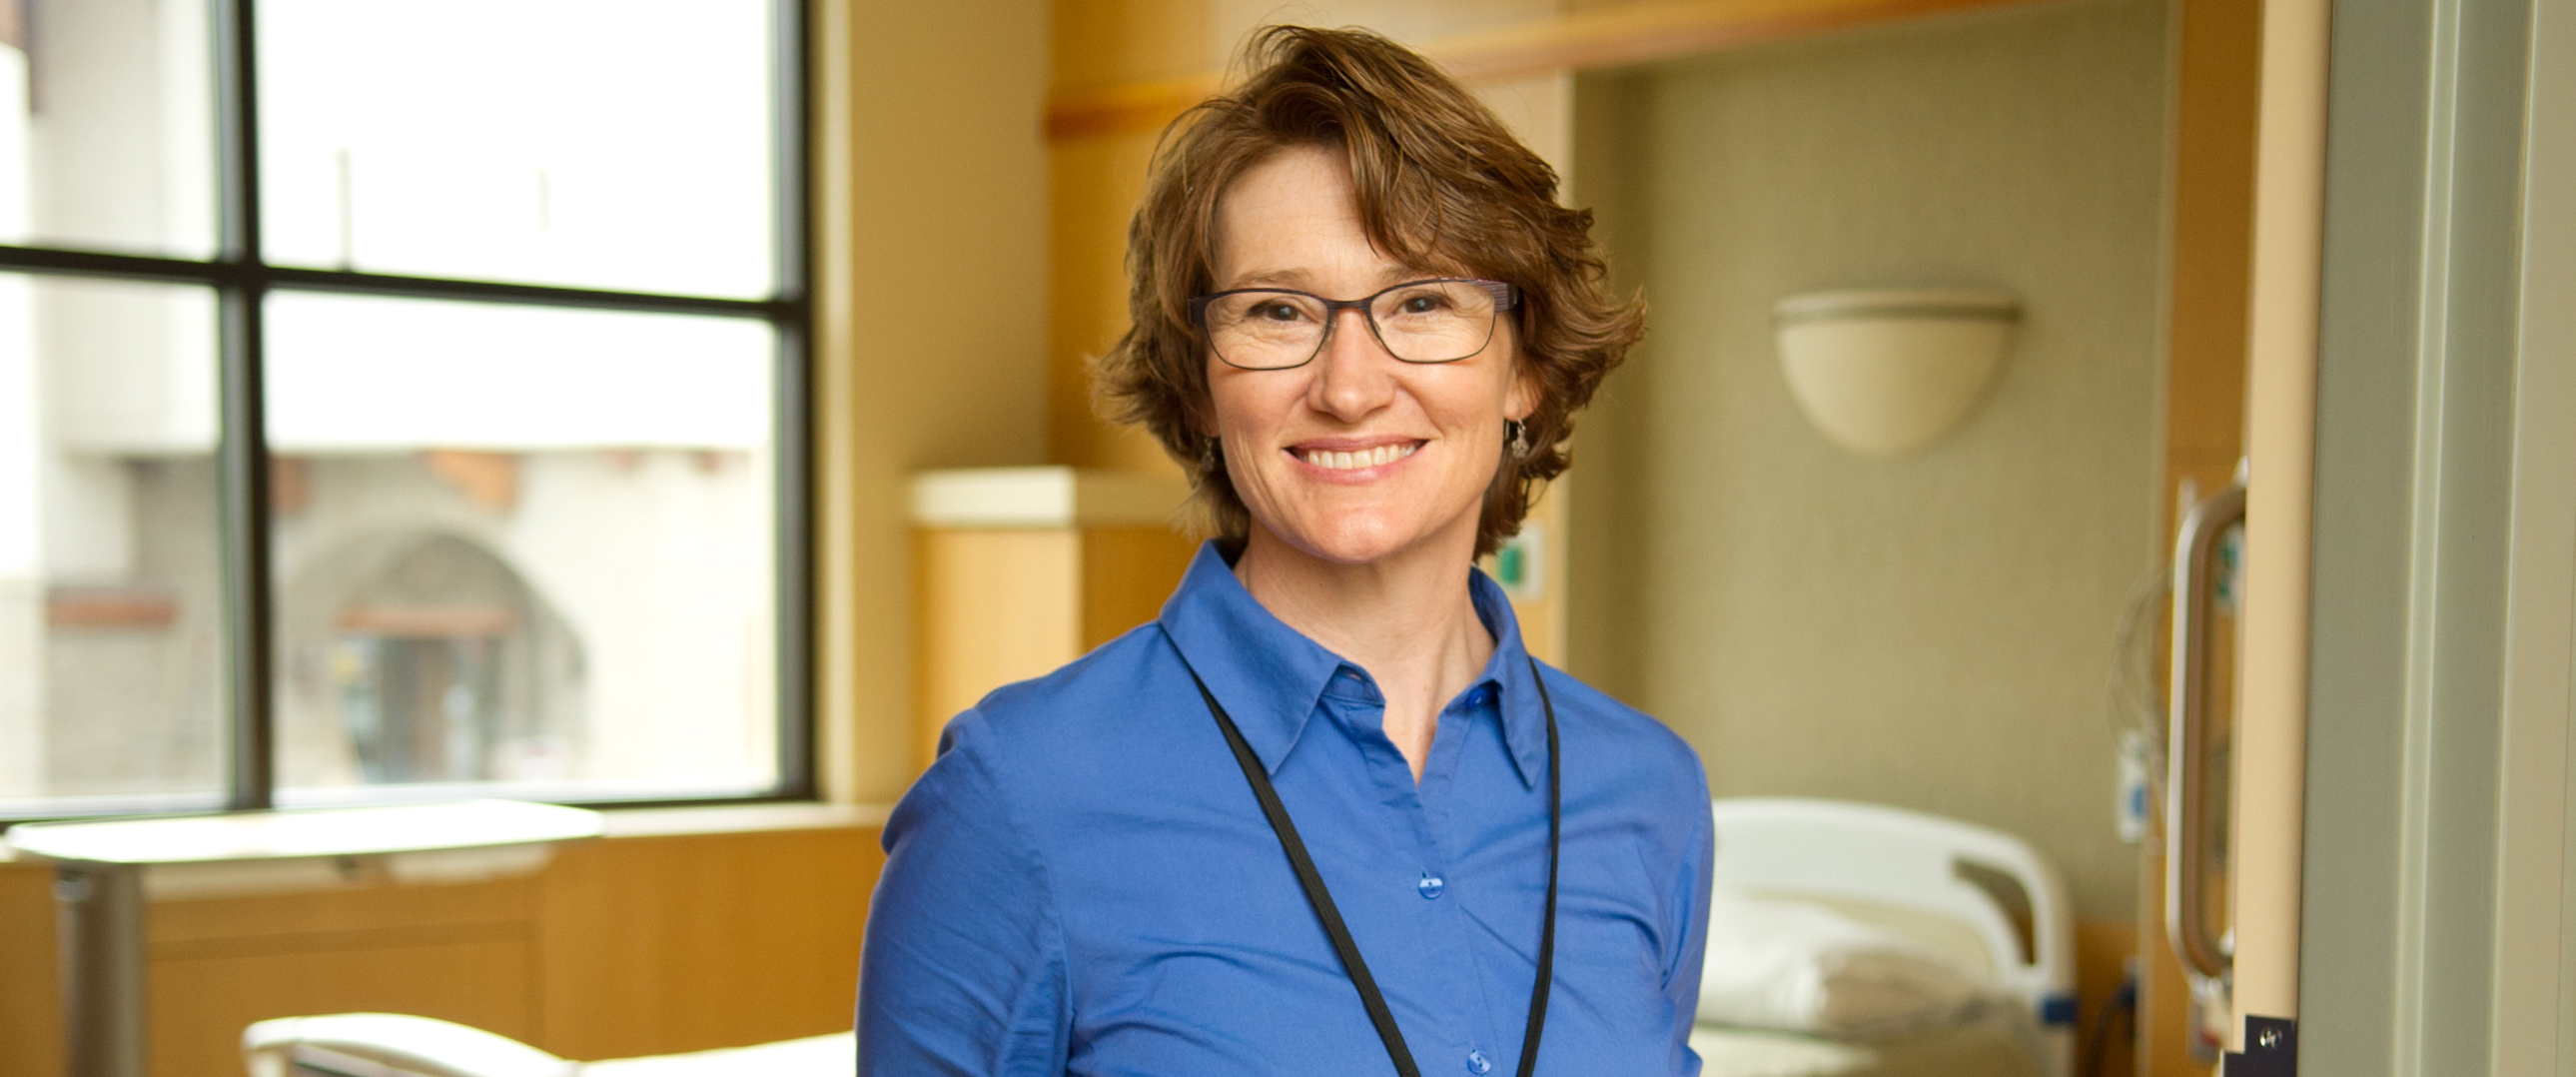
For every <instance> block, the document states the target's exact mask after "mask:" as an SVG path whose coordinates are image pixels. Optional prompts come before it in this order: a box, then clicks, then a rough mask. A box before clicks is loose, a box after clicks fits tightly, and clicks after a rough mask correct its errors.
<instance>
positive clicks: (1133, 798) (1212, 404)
mask: <svg viewBox="0 0 2576 1077" xmlns="http://www.w3.org/2000/svg"><path fill="white" fill-rule="evenodd" d="M1253 48H1254V57H1255V59H1256V60H1257V61H1261V63H1262V66H1261V68H1260V70H1259V71H1258V73H1257V74H1255V75H1254V76H1253V77H1252V78H1251V79H1250V81H1249V82H1247V83H1246V84H1245V85H1244V86H1242V87H1241V88H1240V89H1238V90H1236V91H1235V92H1233V93H1231V94H1229V95H1227V96H1225V97H1223V98H1220V99H1218V100H1216V101H1213V102H1210V103H1209V104H1207V105H1205V106H1202V107H1201V108H1200V109H1198V110H1196V111H1195V112H1194V113H1193V114H1192V115H1190V116H1187V117H1184V118H1183V120H1182V121H1180V123H1179V125H1178V126H1177V128H1176V130H1175V132H1174V133H1173V134H1172V135H1171V136H1170V137H1169V139H1168V140H1167V143H1166V145H1165V147H1164V148H1163V150H1162V151H1161V152H1160V153H1159V154H1158V156H1157V160H1156V162H1155V165H1154V171H1153V176H1152V181H1151V186H1150V189H1149V191H1148V193H1147V196H1146V199H1145V203H1144V205H1143V207H1142V208H1141V209H1140V210H1139V212H1138V214H1137V217H1136V221H1135V225H1134V228H1133V231H1132V233H1131V237H1130V245H1131V247H1130V261H1131V273H1132V277H1133V281H1132V283H1133V291H1132V301H1131V305H1132V310H1133V313H1134V322H1135V325H1134V328H1133V329H1132V330H1130V331H1129V333H1128V334H1127V336H1126V338H1125V339H1124V340H1122V341H1121V342H1120V344H1119V346H1118V348H1117V349H1116V351H1115V352H1114V353H1113V354H1111V355H1110V356H1109V357H1108V358H1107V359H1106V360H1105V361H1104V363H1103V364H1102V369H1101V371H1100V376H1101V381H1102V384H1103V393H1104V398H1105V400H1106V401H1107V402H1108V404H1109V405H1110V407H1111V409H1112V410H1113V411H1114V412H1115V413H1116V414H1117V415H1118V416H1119V417H1121V418H1123V419H1126V420H1128V421H1132V422H1137V423H1141V424H1142V425H1144V426H1145V427H1146V428H1147V429H1148V430H1150V431H1151V432H1152V433H1153V434H1154V435H1155V436H1156V437H1158V438H1160V439H1161V440H1162V442H1163V444H1164V446H1165V447H1166V448H1167V449H1169V450H1170V451H1171V452H1172V454H1173V455H1174V456H1175V457H1176V458H1177V459H1180V460H1182V461H1184V462H1185V465H1186V466H1188V467H1189V468H1191V470H1192V472H1193V478H1194V481H1195V484H1196V487H1197V493H1198V504H1199V505H1200V506H1201V507H1202V508H1203V509H1204V510H1206V512H1207V513H1208V515H1209V516H1210V517H1212V520H1213V522H1214V524H1215V529H1216V530H1217V531H1218V532H1219V534H1220V536H1221V537H1220V538H1218V539H1216V540H1214V541H1211V542H1209V543H1208V544H1207V545H1206V546H1205V547H1203V548H1202V549H1201V550H1200V552H1199V555H1198V558H1197V560H1196V562H1195V563H1193V564H1192V565H1191V567H1190V569H1189V572H1188V575H1187V577H1186V578H1185V579H1184V580H1183V582H1182V583H1181V586H1180V588H1179V590H1178V591H1177V592H1175V593H1174V594H1173V596H1172V598H1171V600H1170V602H1169V603H1168V604H1166V605H1165V606H1164V607H1163V613H1162V617H1161V619H1160V620H1159V621H1157V622H1156V623H1154V624H1150V625H1146V626H1144V627H1142V628H1139V629H1137V630H1135V631H1133V632H1130V633H1128V634H1127V635H1125V636H1122V637H1120V638H1119V639H1117V640H1115V641H1113V642H1111V643H1109V644H1107V645H1105V646H1103V647H1101V648H1100V649H1099V650H1097V651H1094V652H1092V653H1091V654H1090V655H1088V656H1085V657H1084V658H1082V659H1081V660H1080V661H1077V662H1075V663H1073V664H1072V665H1069V666H1066V667H1065V668H1063V669H1061V670H1058V671H1056V672H1055V673H1053V674H1051V675H1049V676H1047V677H1044V678H1041V679H1038V680H1035V681H1030V682H1026V683H1022V684H1016V685H1012V686H1009V687H1007V688H1003V689H1001V690H999V691H997V692H995V693H993V694H992V695H991V696H989V697H987V698H986V699H985V700H984V701H983V702H982V703H980V704H979V705H977V706H976V707H975V708H974V709H973V710H969V711H967V712H966V713H964V714H962V715H959V716H958V717H957V718H956V719H955V720H954V721H953V722H951V723H950V724H949V726H948V729H947V732H946V734H945V735H944V736H943V737H942V740H941V749H940V756H939V759H938V761H937V763H936V764H934V765H933V766H932V767H931V769H930V771H929V773H928V774H926V775H924V776H923V777H922V779H921V781H920V782H919V783H917V784H916V785H914V786H913V788H912V790H911V792H909V793H908V794H906V795H905V797H904V799H903V802H902V803H901V804H900V805H899V806H898V807H897V808H896V809H895V814H894V817H893V819H892V820H891V821H890V822H889V824H888V826H887V828H886V836H885V843H886V851H887V862H886V868H885V874H884V877H883V881H882V882H881V883H880V884H879V887H878V891H877V897H876V902H875V905H874V907H873V909H872V910H871V913H870V917H869V921H868V938H867V946H866V957H865V961H864V971H863V973H862V976H861V986H860V1001H859V1026H858V1030H859V1044H860V1047H859V1054H860V1063H861V1071H862V1072H863V1073H874V1074H928V1073H940V1074H979V1075H986V1074H1048V1075H1052V1074H1059V1073H1068V1072H1070V1073H1084V1074H1159V1075H1166V1077H1183V1075H1215V1074H1227V1075H1234V1074H1299V1075H1315V1074H1336V1075H1338V1074H1367V1073H1386V1072H1397V1073H1456V1072H1460V1071H1461V1070H1463V1071H1465V1072H1466V1073H1468V1074H1471V1075H1472V1074H1484V1073H1487V1072H1489V1071H1491V1070H1494V1069H1496V1068H1502V1069H1504V1070H1505V1072H1507V1073H1521V1074H1527V1073H1531V1072H1534V1071H1535V1072H1545V1073H1552V1074H1618V1075H1622V1077H1629V1075H1638V1074H1679V1073H1694V1072H1696V1071H1697V1069H1698V1060H1697V1059H1696V1058H1695V1057H1693V1056H1692V1055H1691V1054H1690V1052H1689V1050H1688V1047H1687V1045H1686V1039H1687V1035H1688V1031H1689V1026H1690V1022H1691V1016H1692V1010H1693V1006H1694V1000H1695V998H1696V996H1697V992H1698V985H1699V964H1700V949H1701V944H1702V939H1703V930H1704V929H1703V925H1702V922H1701V921H1702V919H1703V911H1702V910H1703V909H1704V907H1705V904H1706V900H1707V896H1708V886H1709V880H1708V862H1709V841H1710V837H1709V831H1710V824H1709V812H1708V793H1707V788H1706V783H1705V780H1704V778H1703V777H1702V774H1701V770H1700V767H1699V763H1698V760H1697V758H1696V757H1695V756H1694V755H1693V754H1692V753H1691V751H1690V749H1689V748H1688V747H1687V746H1685V745H1684V744H1683V743H1682V742H1681V741H1680V740H1679V739H1678V738H1676V737H1674V736H1673V735H1672V734H1671V733H1670V732H1669V731H1667V730H1666V729H1664V727H1662V726H1661V725H1659V724H1657V723H1656V722H1655V721H1654V720H1653V719H1651V718H1648V717H1646V716H1645V715H1642V714H1639V713H1637V712H1636V711H1633V710H1630V709H1628V708H1627V707H1624V706H1621V705H1620V704H1618V703H1617V702H1615V701H1613V700H1611V699H1609V698H1608V697H1606V696H1604V695H1601V694H1600V693H1598V692H1595V691H1593V690H1591V689H1590V688H1587V687H1585V686H1584V685H1582V684H1581V683H1579V682H1577V681H1575V680H1573V679H1572V678H1570V677H1567V676H1566V675H1564V674H1563V673H1559V672H1557V671H1554V670H1550V669H1545V668H1543V667H1541V666H1539V665H1538V664H1537V663H1536V662H1534V661H1532V660H1530V658H1529V657H1528V656H1527V654H1526V653H1525V652H1524V651H1523V649H1522V644H1521V637H1520V632H1519V629H1518V627H1517V626H1516V625H1515V624H1514V622H1513V619H1512V612H1511V607H1510V605H1509V604H1508V603H1507V602H1506V601H1505V600H1504V596H1503V594H1502V592H1501V590H1500V589H1499V588H1498V587H1496V586H1495V585H1494V583H1493V582H1492V581H1491V580H1488V579H1486V578H1485V577H1484V576H1483V575H1482V574H1480V573H1478V572H1476V571H1475V569H1474V568H1473V559H1474V558H1475V557H1476V556H1477V555H1478V554H1480V553H1485V552H1489V551H1491V550H1492V549H1493V548H1494V547H1495V546H1496V545H1497V544H1498V543H1499V542H1500V541H1501V540H1502V539H1503V538H1504V537H1506V536H1508V535H1509V534H1511V533H1512V532H1513V531H1514V530H1515V529H1516V528H1517V527H1518V525H1519V522H1520V520H1521V517H1522V514H1523V512H1524V511H1525V510H1526V509H1527V507H1528V503H1529V498H1530V493H1531V488H1532V486H1533V484H1534V483H1537V482H1540V481H1543V480H1545V479H1548V478H1551V477H1554V476H1555V475H1556V474H1558V473H1559V472H1561V471H1562V470H1563V469H1564V467H1565V464H1566V458H1565V453H1564V448H1563V442H1564V440H1565V437H1566V434H1567V432H1568V430H1569V423H1568V416H1569V415H1570V413H1571V412H1573V411H1574V410H1575V409H1577V408H1579V407H1580V406H1582V404H1583V403H1584V402H1585V401H1586V400H1588V399H1589V398H1590V396H1591V394H1592V391H1593V388H1594V387H1595V386H1596V385H1597V384H1598V383H1599V381H1600V378H1601V377H1602V375H1603V374H1604V373H1606V372H1607V371H1608V370H1609V368H1610V367H1611V366H1613V365H1614V364H1616V362H1617V361H1618V359H1619V357H1620V355H1621V353H1622V352H1623V351H1624V350H1625V349H1626V347H1627V346H1628V344H1629V343H1630V342H1631V341H1633V340H1634V339H1635V338H1636V336H1637V335H1638V332H1639V329H1640V325H1641V316H1640V313H1639V312H1638V311H1637V310H1636V308H1635V307H1634V305H1633V304H1622V303H1619V302H1617V301H1614V300H1612V299H1611V298H1609V297H1608V296H1607V295H1606V293H1605V290H1604V286H1603V280H1602V277H1603V269H1602V264H1601V261H1600V258H1599V256H1598V255H1597V253H1596V252H1595V250H1594V249H1593V247H1592V245H1591V242H1590V240H1589V238H1588V235H1587V233H1588V230H1589V227H1590V217H1589V215H1588V214H1585V213H1581V212H1576V211H1571V210H1567V209H1563V208H1561V207H1559V206H1557V205H1556V203H1555V201H1554V198H1555V188H1556V176H1555V174H1554V173H1553V172H1552V171H1550V170H1549V169H1548V167H1547V166H1546V164H1545V163H1543V162H1541V161H1540V160H1539V159H1538V158H1537V157H1536V156H1535V155H1533V154H1531V153H1530V152H1529V151H1528V150H1527V149H1526V148H1524V147H1522V146H1521V145H1519V144H1518V143H1517V142H1515V141H1514V140H1513V139H1512V137H1511V136H1510V134H1509V133H1508V132H1506V131H1505V130H1504V128H1503V127H1502V126H1501V124H1500V123H1498V122H1497V121H1496V120H1495V119H1494V117H1493V116H1492V115H1491V114H1490V113H1489V112H1487V111H1486V110H1485V109H1484V108H1483V107H1482V106H1480V105H1478V104H1476V103H1475V102H1474V100H1473V99H1472V98H1470V97H1468V96H1467V95H1466V94H1465V93H1464V92H1463V91H1461V90H1460V89H1459V88H1458V87H1457V86H1456V85H1455V84H1453V83H1451V82H1450V81H1448V80H1447V79H1446V78H1444V77H1443V76H1441V75H1440V74H1439V73H1438V72H1437V71H1435V70H1434V69H1433V68H1432V67H1431V66H1430V65H1429V64H1427V63H1426V62H1424V61H1423V60H1422V59H1421V58H1419V57H1417V56H1414V55H1413V54H1411V53H1408V52H1406V51H1404V50H1403V49H1402V48H1400V47H1398V46H1396V45H1394V44H1392V43H1390V42H1388V41H1386V40H1385V39H1383V38H1380V37H1377V36H1374V35H1370V34H1366V33H1361V32H1354V31H1322V30H1310V29H1302V28H1284V27H1283V28H1273V29H1271V30H1268V31H1265V32H1264V33H1263V34H1262V35H1260V36H1259V37H1258V38H1257V39H1256V40H1255V42H1254V44H1253Z"/></svg>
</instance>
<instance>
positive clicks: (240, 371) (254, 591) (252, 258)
mask: <svg viewBox="0 0 2576 1077" xmlns="http://www.w3.org/2000/svg"><path fill="white" fill-rule="evenodd" d="M251 4H252V0H223V2H221V3H218V4H217V5H216V12H217V16H216V32H215V102H216V110H215V112H216V120H217V128H218V131H217V135H218V137H217V139H216V142H217V144H218V146H219V148H220V150H221V152H220V154H219V155H218V156H219V161H220V164H221V168H220V172H221V179H222V184H221V186H222V196H223V198H222V221H223V243H222V255H221V257H222V260H223V261H226V262H229V263H232V264H233V265H235V266H237V267H240V268H241V270H242V272H241V273H240V274H239V275H237V276H235V277H234V278H233V279H231V280H229V281H227V282H225V283H224V284H223V285H221V286H220V288H219V292H218V294H219V296H220V298H219V300H218V308H217V309H218V312H219V319H220V324H221V328H222V358H221V366H220V371H219V375H218V377H217V384H218V386H219V387H220V396H221V398H222V405H223V427H222V431H223V436H222V440H221V442H220V443H219V445H218V447H217V449H216V456H215V475H216V479H217V484H218V486H219V487H220V489H221V493H222V497H221V504H222V506H223V561H224V564H223V570H224V571H223V581H224V636H225V639H226V640H227V642H228V643H229V644H230V648H229V653H230V658H231V661H230V662H229V663H228V665H229V667H230V668H229V672H230V681H231V696H232V707H231V714H230V716H231V719H232V724H231V733H232V737H231V741H232V744H231V747H232V753H231V755H232V759H231V763H232V766H231V770H230V773H229V774H228V776H227V777H228V781H227V786H228V789H227V794H228V795H227V797H226V801H227V804H228V806H229V807H231V808H232V809H233V810H235V811H255V810H258V809H262V808H266V807H269V806H270V803H271V797H272V791H273V787H274V785H275V777H276V775H275V773H274V771H273V770H272V766H273V764H272V761H271V751H270V748H271V744H272V734H271V730H270V694H271V692H272V691H273V689H272V686H271V684H270V679H269V667H270V659H269V633H268V629H269V619H270V615H271V611H270V603H271V595H270V591H269V564H268V431H267V430H266V429H265V426H266V414H267V413H266V408H265V407H264V403H265V401H264V398H263V396H262V382H261V373H260V367H261V362H262V354H261V352H262V348H261V340H262V336H263V334H262V333H261V330H260V317H261V313H262V303H263V301H264V300H265V299H266V298H267V290H268V287H267V286H268V282H267V280H266V278H265V276H264V275H263V274H262V273H261V271H260V268H259V267H260V265H261V263H260V221H259V96H258V92H257V72H256V63H255V51H254V48H253V46H254V45H255V44H256V42H257V33H256V31H255V30H254V29H253V27H252V23H251V16H252V8H251Z"/></svg>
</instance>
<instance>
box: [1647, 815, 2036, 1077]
mask: <svg viewBox="0 0 2576 1077" xmlns="http://www.w3.org/2000/svg"><path fill="white" fill-rule="evenodd" d="M1712 811H1713V812H1714V815H1715V819H1716V837H1717V856H1716V860H1715V861H1714V863H1713V865H1712V869H1711V872H1710V874H1711V876H1712V878H1713V882H1714V890H1715V892H1714V893H1713V894H1712V895H1711V901H1710V905H1711V908H1710V922H1709V951H1708V960H1707V968H1708V971H1707V973H1706V975H1704V976H1703V977H1702V979H1701V989H1700V1011H1699V1017H1700V1022H1699V1025H1698V1027H1696V1028H1695V1029H1693V1031H1692V1036H1691V1046H1692V1047H1693V1048H1694V1049H1695V1050H1697V1051H1698V1052H1699V1055H1700V1057H1701V1059H1702V1060H1703V1063H1704V1065H1705V1068H1704V1070H1703V1072H1704V1073H1705V1074H1706V1075H1707V1077H1970V1075H1973V1077H2074V1050H2075V1044H2074V1021H2075V964H2074V963H2075V958H2074V926H2073V922H2072V917H2071V915H2070V910H2069V909H2068V907H2067V899H2066V889H2065V885H2064V884H2063V883H2062V882H2060V881H2059V879H2058V877H2057V873H2056V872H2055V871H2054V870H2053V869H2051V868H2050V867H2049V865H2048V863H2047V862H2046V861H2045V860H2043V859H2041V858H2040V856H2039V854H2038V852H2037V851H2036V850H2034V849H2032V848H2031V847H2030V845H2029V843H2027V842H2024V841H2022V840H2021V839H2019V838H2015V837H2013V836H2011V835H2009V834H2004V833H2001V832H1999V831H1994V830H1988V829H1986V828H1984V827H1978V826H1972V825H1970V824H1967V823H1962V822H1959V821H1957V820H1953V819H1945V818H1942V817H1939V816H1934V815H1926V814H1923V813H1920V812H1911V811H1905V810H1902V809H1897V808H1889V807H1883V806H1879V805H1874V804H1857V803H1851V802H1845V801H1831V800H1796V799H1730V800H1719V801H1717V802H1716V803H1715V804H1714V805H1713V807H1712Z"/></svg>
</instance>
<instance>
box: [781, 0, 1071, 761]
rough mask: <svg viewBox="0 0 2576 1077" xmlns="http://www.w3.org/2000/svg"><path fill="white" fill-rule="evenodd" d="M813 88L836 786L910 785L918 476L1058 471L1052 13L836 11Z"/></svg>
mask: <svg viewBox="0 0 2576 1077" xmlns="http://www.w3.org/2000/svg"><path fill="white" fill-rule="evenodd" d="M820 6H821V7H822V9H823V11H822V22H821V23H820V25H819V26H818V28H817V32H818V35H820V36H822V37H823V38H824V39H825V42H826V44H825V48H826V49H827V50H830V51H833V52H839V53H840V54H841V55H844V56H846V57H847V61H846V62H843V63H835V64H831V65H829V66H828V68H827V70H826V71H825V72H824V73H823V86H822V92H821V93H820V95H819V97H820V102H819V103H820V105H821V108H822V113H821V115H820V116H819V117H818V118H817V123H818V128H819V131H820V134H819V138H820V142H821V153H820V157H821V160H820V161H819V162H818V171H819V172H820V173H821V174H822V183H821V184H820V185H819V188H818V189H819V190H822V191H826V192H830V191H847V192H848V194H847V196H846V198H826V199H823V200H822V201H821V202H820V204H819V205H818V206H817V214H818V221H817V231H818V233H819V241H820V245H821V248H822V258H821V261H822V266H823V272H822V281H821V283H820V286H819V291H818V294H817V299H818V301H819V310H820V317H819V322H820V325H819V332H820V347H819V348H818V360H817V361H818V366H819V370H818V374H817V379H816V380H817V397H818V399H817V402H816V411H817V413H818V419H819V424H820V430H821V433H820V435H819V437H820V445H819V448H820V450H821V451H820V453H819V454H818V460H817V483H818V485H819V487H820V492H819V498H818V502H819V504H818V508H819V509H820V510H821V512H822V514H823V517H824V520H825V525H824V529H823V532H824V537H823V542H822V549H821V550H820V551H819V553H820V556H819V557H818V562H819V568H820V572H821V577H820V594H821V601H822V609H821V610H820V615H821V620H822V629H823V637H822V640H821V643H820V654H819V658H820V662H821V663H822V667H823V670H824V677H823V691H822V695H821V698H820V705H819V712H820V714H821V716H822V718H823V744H822V755H821V761H822V771H823V774H824V780H825V785H826V789H827V791H828V792H829V793H830V794H831V795H832V796H833V797H834V798H836V799H844V800H857V801H862V802H875V803H886V802H891V801H892V800H894V799H895V798H896V797H897V796H899V795H901V794H902V792H903V789H904V786H905V785H906V784H907V783H908V782H909V781H910V780H911V777H912V773H913V752H912V743H911V742H912V720H911V713H912V703H911V692H912V685H911V677H912V668H913V663H912V654H911V639H910V630H909V627H908V626H909V625H910V623H911V618H910V610H911V608H912V607H911V597H910V594H909V591H908V588H909V586H910V573H909V560H910V558H909V546H910V530H911V525H910V520H909V512H908V501H907V493H906V491H907V490H908V489H909V487H908V486H907V485H906V484H907V483H908V482H909V479H910V476H911V474H912V472H914V471H918V470H922V469H926V468H936V467H974V466H986V465H1002V464H1035V463H1043V462H1044V461H1045V460H1046V458H1047V407H1046V393H1047V373H1046V341H1047V309H1046V302H1045V299H1044V296H1045V295H1046V294H1047V154H1046V145H1045V142H1044V139H1043V136H1042V134H1041V132H1040V129H1039V117H1040V116H1041V115H1042V113H1043V110H1044V107H1045V101H1046V90H1047V70H1048V66H1049V64H1048V26H1049V24H1048V5H1047V4H1046V3H1045V2H1044V0H975V2H972V3H943V4H924V3H914V2H911V0H837V2H834V3H828V4H824V5H820Z"/></svg>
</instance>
